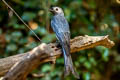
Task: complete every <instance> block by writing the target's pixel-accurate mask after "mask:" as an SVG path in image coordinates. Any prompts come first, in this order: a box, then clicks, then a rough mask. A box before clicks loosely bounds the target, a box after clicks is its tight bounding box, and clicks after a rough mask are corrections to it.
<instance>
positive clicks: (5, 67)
mask: <svg viewBox="0 0 120 80" xmlns="http://www.w3.org/2000/svg"><path fill="white" fill-rule="evenodd" d="M57 45H58V44H57V43H50V44H45V43H42V44H40V45H39V46H38V47H35V48H34V49H33V50H31V51H29V52H27V53H23V54H18V55H14V56H10V57H7V58H2V59H0V76H3V75H5V73H6V72H8V73H7V74H6V75H5V76H4V77H3V80H6V79H7V80H25V79H26V77H27V75H28V74H29V73H30V72H31V71H32V70H33V69H35V68H37V66H38V65H40V64H41V63H44V62H48V61H53V62H55V59H56V57H59V56H60V55H61V54H62V52H61V49H60V48H58V47H57ZM70 45H71V51H70V52H71V53H74V52H78V51H80V50H84V49H88V48H93V47H95V46H105V47H107V48H111V47H113V46H114V42H113V41H110V40H109V39H108V35H107V36H96V37H94V36H87V35H86V36H78V37H75V38H74V39H72V40H71V43H70ZM11 67H12V68H11ZM9 69H10V70H9Z"/></svg>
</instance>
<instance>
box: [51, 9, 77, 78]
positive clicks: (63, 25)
mask: <svg viewBox="0 0 120 80" xmlns="http://www.w3.org/2000/svg"><path fill="white" fill-rule="evenodd" d="M50 12H52V13H53V17H52V19H51V27H52V29H53V31H54V32H55V33H56V37H57V39H58V41H59V42H60V45H61V47H62V51H63V55H64V64H65V69H64V75H65V76H67V75H69V74H70V72H72V74H73V75H74V76H75V77H76V78H79V75H78V74H77V72H76V70H75V68H74V66H73V62H72V58H71V55H70V30H69V24H68V22H67V20H66V18H65V17H64V12H63V10H62V9H61V8H60V7H51V8H50Z"/></svg>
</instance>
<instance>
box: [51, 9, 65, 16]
mask: <svg viewBox="0 0 120 80" xmlns="http://www.w3.org/2000/svg"><path fill="white" fill-rule="evenodd" d="M49 10H50V12H52V13H53V14H54V15H56V14H62V15H64V12H63V10H62V8H60V7H51V8H50V9H49Z"/></svg>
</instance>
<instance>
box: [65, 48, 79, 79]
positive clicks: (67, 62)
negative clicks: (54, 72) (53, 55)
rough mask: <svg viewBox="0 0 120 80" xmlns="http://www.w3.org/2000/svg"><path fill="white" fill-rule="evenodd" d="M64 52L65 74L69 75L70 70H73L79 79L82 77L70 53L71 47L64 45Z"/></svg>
mask: <svg viewBox="0 0 120 80" xmlns="http://www.w3.org/2000/svg"><path fill="white" fill-rule="evenodd" d="M63 54H64V64H65V70H64V75H65V76H68V75H69V74H70V72H72V74H73V75H74V76H75V77H76V78H78V79H79V78H80V77H79V75H78V73H77V72H76V70H75V68H74V66H73V62H72V58H71V55H70V49H69V48H68V47H67V46H66V47H65V46H63Z"/></svg>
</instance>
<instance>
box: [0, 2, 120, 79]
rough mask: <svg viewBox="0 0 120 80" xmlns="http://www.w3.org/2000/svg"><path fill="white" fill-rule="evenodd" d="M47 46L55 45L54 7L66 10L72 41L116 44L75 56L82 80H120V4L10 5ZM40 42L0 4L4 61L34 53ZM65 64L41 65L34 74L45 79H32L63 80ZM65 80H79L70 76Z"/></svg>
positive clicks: (53, 3)
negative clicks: (103, 39) (99, 39)
mask: <svg viewBox="0 0 120 80" xmlns="http://www.w3.org/2000/svg"><path fill="white" fill-rule="evenodd" d="M7 2H8V3H9V4H10V5H11V6H12V7H13V8H14V9H15V11H16V12H17V13H18V14H19V15H20V16H21V18H22V19H23V20H24V21H25V22H26V23H27V24H28V25H29V26H30V27H31V28H32V29H33V30H34V32H35V33H36V34H37V35H38V36H39V37H40V39H41V40H42V41H43V42H46V43H50V42H55V41H56V37H55V34H54V33H53V32H52V29H51V28H50V18H51V16H52V15H51V13H50V12H49V11H48V9H49V7H50V6H51V5H55V6H59V7H62V8H63V10H64V13H65V17H66V18H67V20H68V22H69V24H70V29H71V38H73V37H75V36H79V35H89V36H104V35H109V37H110V39H111V40H113V41H114V42H115V44H116V45H115V46H114V47H113V48H112V49H108V48H105V47H103V46H98V47H95V48H93V49H88V50H82V51H80V52H78V53H76V54H72V58H73V61H74V65H75V67H76V69H77V72H78V73H79V74H80V76H81V80H120V33H119V30H120V29H119V27H120V0H9V1H7ZM39 44H40V42H39V40H38V39H37V38H36V37H35V36H34V34H33V33H32V32H31V31H30V30H29V29H28V28H27V27H26V26H24V24H23V23H22V22H21V21H20V20H19V19H18V18H17V17H16V16H15V15H14V14H13V13H12V12H11V11H10V10H9V9H8V8H7V7H6V6H5V4H4V3H3V2H2V1H0V57H1V58H3V57H7V56H11V55H15V54H20V53H24V52H27V51H29V50H31V49H32V48H34V47H36V46H37V45H39ZM63 71H64V60H63V57H61V58H59V59H57V61H56V65H55V67H52V66H51V63H45V64H43V65H41V66H40V67H39V68H38V69H37V70H34V71H33V72H32V73H38V74H44V76H43V77H42V78H34V77H31V76H29V78H28V79H29V80H63ZM65 80H75V78H74V77H73V76H72V75H70V76H68V77H66V78H65Z"/></svg>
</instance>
